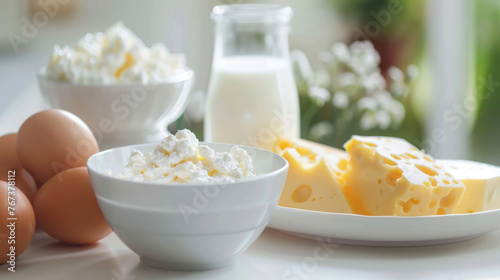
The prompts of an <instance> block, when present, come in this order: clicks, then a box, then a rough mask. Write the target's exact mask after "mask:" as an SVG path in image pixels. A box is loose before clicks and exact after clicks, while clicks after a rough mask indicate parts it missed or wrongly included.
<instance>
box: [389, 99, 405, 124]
mask: <svg viewBox="0 0 500 280" xmlns="http://www.w3.org/2000/svg"><path fill="white" fill-rule="evenodd" d="M390 113H391V116H392V119H393V121H394V124H395V126H396V127H399V125H400V124H401V122H402V121H403V120H404V118H405V115H406V111H405V106H404V105H403V104H401V103H400V102H398V101H396V100H395V101H394V103H393V104H392V106H391V108H390Z"/></svg>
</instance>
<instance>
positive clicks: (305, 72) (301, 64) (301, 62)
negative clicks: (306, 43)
mask: <svg viewBox="0 0 500 280" xmlns="http://www.w3.org/2000/svg"><path fill="white" fill-rule="evenodd" d="M290 57H291V59H292V61H293V62H294V63H295V65H297V70H298V71H299V75H300V76H301V77H302V78H303V79H305V80H309V79H310V78H311V77H312V75H313V71H312V68H311V64H310V63H309V60H308V59H307V56H306V55H305V54H304V52H302V51H300V50H294V51H292V52H291V53H290Z"/></svg>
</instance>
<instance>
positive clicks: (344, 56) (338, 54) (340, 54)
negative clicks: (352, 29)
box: [332, 43, 351, 64]
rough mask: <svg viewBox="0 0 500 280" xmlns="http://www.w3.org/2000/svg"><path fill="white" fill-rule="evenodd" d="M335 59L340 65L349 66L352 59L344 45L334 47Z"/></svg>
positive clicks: (338, 44)
mask: <svg viewBox="0 0 500 280" xmlns="http://www.w3.org/2000/svg"><path fill="white" fill-rule="evenodd" d="M332 54H333V57H334V58H335V59H336V60H337V61H338V62H340V63H344V64H347V63H349V60H350V59H351V54H350V52H349V48H348V47H347V46H346V45H345V44H344V43H335V44H333V46H332Z"/></svg>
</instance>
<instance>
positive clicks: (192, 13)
mask: <svg viewBox="0 0 500 280" xmlns="http://www.w3.org/2000/svg"><path fill="white" fill-rule="evenodd" d="M248 2H265V3H278V4H282V5H289V6H291V7H292V9H293V10H294V12H295V15H294V17H293V19H292V28H293V29H292V31H291V33H290V49H291V50H292V60H293V65H294V73H295V79H296V83H297V87H298V90H299V94H300V101H301V116H302V118H301V119H302V123H301V125H302V128H301V135H302V137H303V138H308V139H311V140H314V141H318V142H322V143H325V144H328V145H332V146H337V147H340V146H341V145H342V144H343V143H344V142H345V140H347V139H348V138H349V137H350V136H351V135H352V134H365V135H392V136H398V137H403V138H405V139H407V140H408V141H410V142H411V143H413V144H415V145H416V146H418V147H419V148H423V149H425V150H426V151H427V152H429V153H430V154H432V155H434V156H435V157H438V158H470V159H475V160H480V161H484V162H489V163H493V164H500V118H499V117H498V115H497V114H498V113H497V111H499V109H500V66H499V65H500V38H498V36H496V32H495V31H496V30H497V25H498V24H500V2H499V1H494V0H478V1H467V0H457V1H454V0H437V1H434V0H433V1H430V0H429V1H425V0H413V1H403V0H378V1H376V0H372V1H370V0H308V1H290V0H289V1H285V0H282V1H243V0H239V1H238V0H236V1H222V0H218V1H217V0H211V1H199V0H184V1H174V0H163V1H159V0H158V1H155V0H143V1H133V0H109V1H98V0H0V96H1V98H0V135H2V134H5V133H8V132H14V131H15V130H16V129H17V128H18V127H19V125H20V124H21V123H22V122H23V121H24V120H25V119H26V118H27V117H28V116H30V115H31V114H33V113H34V112H36V111H39V110H42V109H44V108H45V106H46V105H45V104H44V102H43V100H42V97H41V96H40V93H39V89H38V86H37V83H36V73H37V71H38V70H39V69H40V68H41V67H42V66H43V65H45V64H46V63H47V61H48V59H49V56H50V54H51V52H52V47H53V45H54V44H60V45H64V44H72V43H74V42H76V41H77V40H78V39H79V38H81V37H82V36H83V35H84V34H85V33H87V32H97V31H103V30H105V29H106V28H107V27H108V26H110V25H112V24H113V23H115V22H117V21H123V22H124V23H125V25H126V26H127V27H129V28H130V29H131V30H132V31H133V32H134V33H136V34H137V35H138V36H139V37H140V38H142V39H143V41H144V42H145V43H146V45H148V46H151V45H152V44H154V43H156V42H164V43H165V44H166V45H167V47H168V48H169V49H170V51H171V52H182V53H185V54H186V56H187V65H188V66H189V67H190V68H192V69H193V70H194V71H195V73H196V85H195V87H194V90H193V92H192V94H191V99H190V102H189V105H188V108H187V110H186V112H185V113H184V114H183V116H181V118H179V119H178V120H177V121H176V122H175V123H173V124H171V125H170V126H169V129H170V130H171V131H174V130H176V129H180V128H190V129H191V130H193V131H194V132H196V134H197V135H198V137H203V107H204V96H205V92H206V90H207V87H208V80H209V75H210V66H211V59H212V51H213V23H212V21H211V19H210V12H211V10H212V8H213V6H215V5H220V4H231V3H248ZM54 3H56V5H55V6H56V7H57V9H55V8H53V7H54ZM51 7H52V8H51ZM35 22H36V23H37V25H36V26H35V25H34V24H33V23H35ZM356 41H369V42H371V43H368V42H364V43H358V44H356V43H355V44H354V45H352V43H353V42H356ZM346 57H355V58H356V59H355V60H354V61H356V63H357V64H353V63H352V61H353V60H352V59H351V60H350V61H351V62H348V61H347V60H346V59H345V58H346ZM359 67H361V68H362V69H366V71H365V70H363V71H361V72H362V73H360V71H355V70H356V69H357V68H359Z"/></svg>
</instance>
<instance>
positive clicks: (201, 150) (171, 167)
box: [108, 129, 255, 184]
mask: <svg viewBox="0 0 500 280" xmlns="http://www.w3.org/2000/svg"><path fill="white" fill-rule="evenodd" d="M108 175H110V173H109V172H108ZM116 177H117V178H120V179H125V180H133V181H150V182H159V183H204V184H206V183H209V184H210V183H231V182H235V181H236V180H240V179H245V178H251V177H255V175H254V174H253V166H252V158H251V157H250V156H249V155H248V153H247V152H246V151H245V150H243V149H242V148H240V147H238V146H234V147H232V148H231V151H230V152H229V153H219V152H215V151H214V150H212V149H211V148H210V147H208V146H206V145H199V144H198V139H196V136H195V135H194V134H193V133H192V132H191V131H189V130H187V129H184V130H180V131H178V132H177V133H176V134H175V136H174V135H169V136H167V137H166V138H164V139H163V140H161V143H160V144H158V145H157V146H156V148H155V149H154V151H153V152H150V153H146V154H143V153H141V152H140V151H137V150H132V153H131V155H130V159H129V162H128V164H127V166H126V167H125V169H124V170H123V171H122V172H120V173H119V174H118V175H117V176H116Z"/></svg>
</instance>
